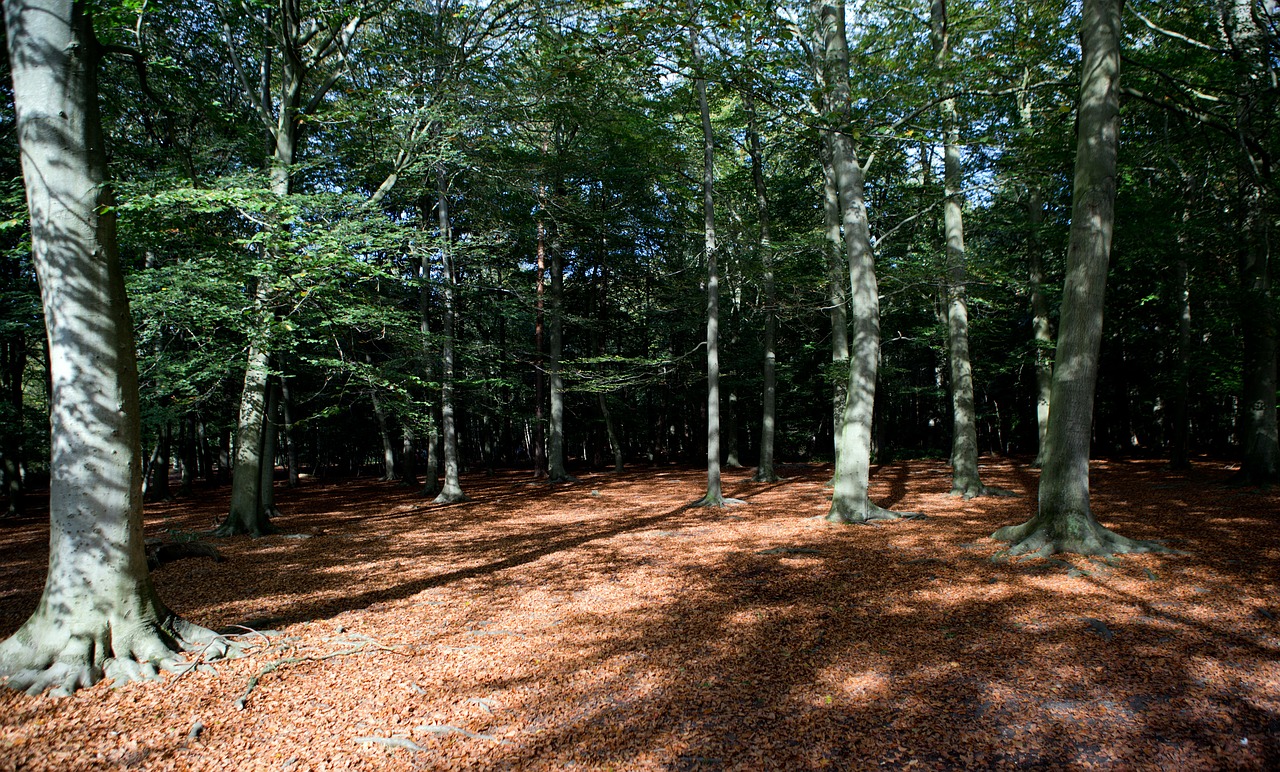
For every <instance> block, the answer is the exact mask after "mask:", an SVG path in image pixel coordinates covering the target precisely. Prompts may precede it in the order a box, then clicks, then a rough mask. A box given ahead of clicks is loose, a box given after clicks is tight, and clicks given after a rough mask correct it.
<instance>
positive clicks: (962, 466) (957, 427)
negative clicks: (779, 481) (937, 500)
mask: <svg viewBox="0 0 1280 772" xmlns="http://www.w3.org/2000/svg"><path fill="white" fill-rule="evenodd" d="M930 32H931V38H932V40H933V60H934V66H935V67H937V68H938V69H940V70H942V69H945V67H946V65H947V63H948V62H949V60H950V59H951V30H950V27H949V25H948V24H947V3H946V0H933V1H932V3H931V5H930ZM951 88H952V83H951V80H950V78H949V77H947V76H946V75H945V74H944V75H943V76H942V79H941V90H942V91H944V92H945V91H950V90H951ZM941 108H942V122H943V132H944V134H945V140H944V146H943V188H944V192H945V195H946V199H945V201H944V206H943V233H944V235H945V238H946V250H947V259H946V264H947V313H946V320H947V344H948V345H947V351H948V354H949V359H950V364H951V416H952V421H951V429H952V431H951V495H953V496H963V497H964V498H966V499H971V498H973V497H975V496H983V495H987V494H991V493H995V492H996V491H995V490H994V489H990V488H987V487H986V486H985V485H983V484H982V479H981V477H980V476H979V473H978V417H977V410H976V408H975V406H974V398H973V363H972V361H971V359H970V357H969V298H968V291H967V289H966V285H967V283H968V280H969V279H968V266H967V265H966V261H965V249H964V193H963V171H962V168H961V159H960V116H959V113H957V111H956V100H955V99H945V100H943V102H942V105H941Z"/></svg>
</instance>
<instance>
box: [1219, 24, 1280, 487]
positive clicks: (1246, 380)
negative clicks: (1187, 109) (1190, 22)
mask: <svg viewBox="0 0 1280 772" xmlns="http://www.w3.org/2000/svg"><path fill="white" fill-rule="evenodd" d="M1218 10H1219V14H1220V16H1221V20H1222V29H1223V32H1224V35H1225V37H1226V43H1227V52H1228V54H1229V56H1230V58H1231V60H1232V62H1233V64H1234V65H1235V69H1236V78H1237V88H1238V93H1239V96H1238V97H1237V99H1236V102H1235V108H1236V115H1235V126H1236V128H1237V131H1238V133H1239V141H1240V146H1241V152H1242V156H1243V163H1242V165H1241V166H1242V168H1241V169H1240V172H1239V175H1238V176H1239V187H1240V199H1241V207H1240V210H1241V213H1242V216H1241V222H1240V244H1239V247H1238V253H1237V254H1238V257H1237V261H1238V266H1239V275H1240V290H1241V292H1240V297H1239V300H1238V307H1239V312H1240V329H1241V339H1242V343H1243V344H1244V362H1243V370H1242V372H1241V376H1242V382H1243V383H1242V395H1241V396H1242V399H1241V404H1242V409H1241V413H1240V434H1241V445H1242V446H1243V447H1242V451H1243V456H1242V458H1241V464H1240V472H1239V473H1238V474H1237V476H1236V482H1240V483H1245V484H1249V485H1264V486H1269V485H1273V484H1275V483H1277V482H1280V431H1278V430H1277V416H1276V383H1277V381H1276V349H1277V341H1276V334H1277V333H1276V318H1275V309H1274V302H1275V299H1274V296H1273V292H1272V286H1271V285H1272V279H1271V273H1272V272H1271V249H1272V247H1271V244H1272V233H1271V229H1272V227H1273V223H1274V212H1273V211H1271V210H1270V209H1271V208H1270V207H1269V200H1270V199H1271V198H1272V196H1273V195H1274V181H1271V180H1269V179H1268V178H1269V177H1270V176H1271V171H1272V167H1273V162H1271V161H1270V159H1269V157H1266V156H1264V155H1263V154H1262V153H1259V152H1258V151H1256V150H1254V148H1253V147H1252V146H1251V145H1252V144H1254V143H1251V142H1248V141H1246V137H1255V138H1256V137H1266V136H1268V134H1269V130H1270V129H1271V127H1272V126H1273V125H1274V121H1275V111H1274V108H1269V105H1270V104H1271V103H1270V101H1269V100H1266V99H1264V98H1263V97H1262V92H1263V91H1264V90H1266V89H1268V88H1269V89H1270V90H1271V91H1274V90H1275V89H1276V82H1277V73H1276V69H1275V64H1274V61H1275V60H1274V55H1275V46H1274V43H1275V40H1274V37H1273V36H1274V32H1275V31H1274V28H1273V29H1272V30H1271V31H1270V35H1271V36H1272V37H1270V40H1269V35H1268V30H1267V29H1266V28H1265V27H1264V26H1263V25H1262V24H1261V23H1260V18H1259V13H1260V9H1259V8H1258V7H1257V4H1256V3H1255V2H1253V0H1222V2H1220V4H1219V9H1218ZM1255 143H1256V140H1255Z"/></svg>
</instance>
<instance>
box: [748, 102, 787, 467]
mask: <svg viewBox="0 0 1280 772" xmlns="http://www.w3.org/2000/svg"><path fill="white" fill-rule="evenodd" d="M742 106H743V109H744V110H746V112H747V152H749V153H750V154H751V182H752V184H753V185H754V187H755V191H756V218H757V219H758V220H759V223H760V240H759V241H758V242H757V248H758V250H759V252H760V268H761V270H762V273H763V284H764V368H763V369H764V373H763V380H764V383H763V388H762V391H761V395H760V402H761V417H760V463H759V464H758V465H757V466H756V473H755V475H754V476H752V478H751V479H753V480H755V481H756V482H777V481H778V479H779V478H778V474H777V472H776V471H774V468H773V450H774V442H775V439H776V437H777V422H778V407H777V405H778V352H777V338H778V297H777V288H776V287H775V283H774V278H773V234H772V232H771V230H770V227H769V226H770V223H769V195H768V189H767V188H766V187H765V183H764V151H763V149H762V147H761V143H760V129H759V126H758V125H757V124H758V122H759V119H758V117H757V115H756V110H755V100H754V99H753V98H752V96H751V92H750V91H747V92H745V93H744V94H743V96H742Z"/></svg>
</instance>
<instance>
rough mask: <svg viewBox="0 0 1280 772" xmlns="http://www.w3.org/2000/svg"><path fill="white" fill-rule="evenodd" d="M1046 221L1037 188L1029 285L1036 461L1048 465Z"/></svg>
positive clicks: (1030, 211) (1032, 201)
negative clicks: (1043, 235)
mask: <svg viewBox="0 0 1280 772" xmlns="http://www.w3.org/2000/svg"><path fill="white" fill-rule="evenodd" d="M1043 222H1044V201H1043V199H1042V198H1041V194H1040V190H1039V188H1038V187H1035V186H1034V185H1033V186H1032V187H1031V189H1030V190H1028V191H1027V228H1028V234H1027V286H1028V289H1029V294H1030V303H1031V334H1032V343H1033V345H1034V346H1035V371H1036V437H1037V439H1038V442H1037V444H1036V459H1035V462H1034V465H1035V466H1044V461H1045V455H1046V450H1047V447H1048V445H1047V443H1046V441H1045V438H1046V437H1047V436H1048V433H1049V405H1050V403H1051V402H1052V400H1053V354H1052V352H1053V321H1052V320H1051V319H1050V318H1049V303H1048V301H1047V300H1045V296H1044V260H1043V255H1044V248H1043V246H1042V245H1041V242H1040V227H1041V225H1042V224H1043Z"/></svg>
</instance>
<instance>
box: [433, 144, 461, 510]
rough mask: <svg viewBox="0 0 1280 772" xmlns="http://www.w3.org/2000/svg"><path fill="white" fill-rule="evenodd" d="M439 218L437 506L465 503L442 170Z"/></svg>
mask: <svg viewBox="0 0 1280 772" xmlns="http://www.w3.org/2000/svg"><path fill="white" fill-rule="evenodd" d="M436 183H437V184H436V218H437V225H438V227H439V231H440V260H441V262H442V263H443V264H444V291H443V294H444V325H443V326H444V331H443V332H444V336H443V337H442V338H441V341H440V424H441V428H442V429H443V430H444V431H443V435H444V436H443V439H444V443H443V444H444V485H443V487H441V489H440V493H439V494H438V495H437V496H436V498H435V503H437V504H456V503H457V502H459V501H466V499H467V495H466V494H465V493H463V492H462V483H461V481H460V480H459V478H458V427H457V422H456V418H455V415H454V405H453V386H454V377H455V376H454V363H453V351H454V343H455V340H454V333H455V330H456V329H457V325H456V320H455V317H454V315H455V314H456V313H457V308H456V302H457V288H458V273H457V266H455V265H454V260H453V226H452V224H451V223H450V220H449V195H448V193H449V190H448V182H447V180H446V178H445V173H444V170H443V169H439V170H437V173H436Z"/></svg>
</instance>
